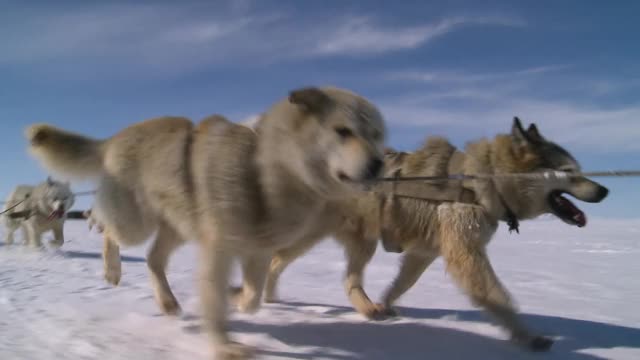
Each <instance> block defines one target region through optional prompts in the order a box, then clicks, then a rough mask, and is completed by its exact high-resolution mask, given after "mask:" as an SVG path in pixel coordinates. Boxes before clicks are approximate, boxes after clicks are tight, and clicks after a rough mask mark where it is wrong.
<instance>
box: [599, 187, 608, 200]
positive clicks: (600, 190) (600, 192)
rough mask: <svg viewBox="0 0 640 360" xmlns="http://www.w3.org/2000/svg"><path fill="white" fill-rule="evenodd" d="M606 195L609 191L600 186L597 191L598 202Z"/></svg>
mask: <svg viewBox="0 0 640 360" xmlns="http://www.w3.org/2000/svg"><path fill="white" fill-rule="evenodd" d="M607 195H609V189H607V188H606V187H604V186H600V188H599V189H598V199H599V200H598V201H602V200H604V198H606V197H607Z"/></svg>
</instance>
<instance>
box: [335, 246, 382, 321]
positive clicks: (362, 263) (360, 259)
mask: <svg viewBox="0 0 640 360" xmlns="http://www.w3.org/2000/svg"><path fill="white" fill-rule="evenodd" d="M360 235H361V234H337V236H336V239H337V240H338V241H340V242H341V243H343V244H344V246H345V255H346V256H347V271H346V273H345V277H344V289H345V292H346V294H347V297H348V298H349V301H350V302H351V305H353V307H354V308H355V309H356V311H357V312H359V313H360V314H362V315H363V316H365V317H366V318H367V319H372V320H381V319H384V318H386V317H388V316H389V315H390V314H389V313H387V312H386V309H385V308H384V307H382V306H379V305H377V304H374V303H373V302H372V301H371V299H369V296H367V293H366V291H365V290H364V268H365V267H366V266H367V264H368V263H369V261H371V258H372V257H373V255H374V254H375V252H376V247H377V245H378V243H377V239H369V238H366V237H364V236H360Z"/></svg>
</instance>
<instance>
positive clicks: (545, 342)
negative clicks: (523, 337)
mask: <svg viewBox="0 0 640 360" xmlns="http://www.w3.org/2000/svg"><path fill="white" fill-rule="evenodd" d="M528 346H529V349H530V350H531V351H535V352H544V351H549V349H551V346H553V339H551V338H549V337H546V336H534V337H533V338H531V339H530V340H529V344H528Z"/></svg>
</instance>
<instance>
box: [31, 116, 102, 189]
mask: <svg viewBox="0 0 640 360" xmlns="http://www.w3.org/2000/svg"><path fill="white" fill-rule="evenodd" d="M26 136H27V139H28V140H29V143H30V146H29V150H30V152H31V153H32V154H33V155H34V156H35V157H36V158H37V159H38V160H39V161H40V163H41V164H42V165H43V166H44V167H45V168H46V169H47V170H50V171H51V172H52V173H55V174H56V175H58V176H60V177H61V178H65V179H70V180H87V179H92V178H96V177H98V176H100V174H102V172H103V171H104V170H103V169H104V166H103V157H104V156H103V154H104V148H105V144H106V143H105V141H103V140H96V139H91V138H89V137H86V136H82V135H79V134H74V133H71V132H68V131H64V130H61V129H58V128H56V127H53V126H51V125H47V124H36V125H32V126H30V127H28V128H27V130H26Z"/></svg>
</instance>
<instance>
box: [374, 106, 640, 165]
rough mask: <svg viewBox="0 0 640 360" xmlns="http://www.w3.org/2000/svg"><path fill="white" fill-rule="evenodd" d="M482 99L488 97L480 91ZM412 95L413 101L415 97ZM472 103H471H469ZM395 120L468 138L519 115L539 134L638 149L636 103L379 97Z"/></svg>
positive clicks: (595, 148) (587, 147) (585, 146)
mask: <svg viewBox="0 0 640 360" xmlns="http://www.w3.org/2000/svg"><path fill="white" fill-rule="evenodd" d="M478 99H480V100H481V101H482V102H485V101H486V99H487V97H483V96H480V97H478V98H474V100H478ZM414 100H415V101H414ZM469 104H471V105H469ZM380 107H381V109H382V111H383V112H384V114H385V117H386V118H387V121H388V122H389V124H390V127H391V128H393V126H394V125H395V126H403V127H417V128H420V129H421V130H423V131H425V132H426V134H425V135H427V134H439V135H446V134H452V133H453V134H457V135H463V136H464V137H465V138H467V139H468V140H472V139H473V138H477V137H479V136H486V135H491V134H495V133H497V132H507V131H509V129H510V124H511V120H512V119H513V117H514V116H519V117H520V118H521V119H522V120H523V121H525V122H535V123H537V124H538V125H539V127H540V129H541V132H542V133H543V135H546V136H547V137H548V138H549V139H550V140H553V141H557V142H558V143H560V144H563V145H567V146H571V147H572V148H575V149H578V150H581V151H590V152H637V151H640V141H638V139H640V121H639V120H638V119H640V106H638V105H630V106H623V107H619V108H614V109H605V108H598V107H585V106H581V105H578V104H575V103H571V102H566V101H551V100H535V99H531V98H506V97H505V98H503V99H500V96H499V95H495V96H493V95H492V96H491V100H490V105H489V104H487V103H484V104H483V105H481V106H478V105H476V104H474V103H472V102H471V101H469V102H465V101H460V102H459V103H458V104H457V105H455V106H442V105H435V104H434V103H432V102H429V101H424V99H423V98H420V99H418V100H416V99H407V101H399V102H394V101H392V102H381V103H380Z"/></svg>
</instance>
